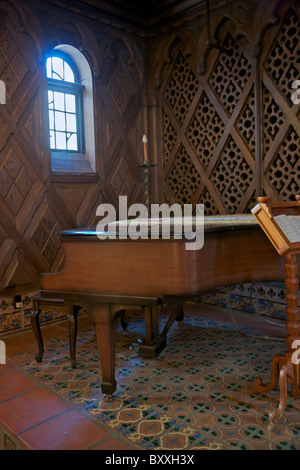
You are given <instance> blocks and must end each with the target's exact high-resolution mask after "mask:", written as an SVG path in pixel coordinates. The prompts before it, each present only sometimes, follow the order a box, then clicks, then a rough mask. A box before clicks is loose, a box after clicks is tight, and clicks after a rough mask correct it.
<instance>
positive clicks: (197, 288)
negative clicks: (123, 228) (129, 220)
mask: <svg viewBox="0 0 300 470" xmlns="http://www.w3.org/2000/svg"><path fill="white" fill-rule="evenodd" d="M204 228H205V231H204V245H203V248H202V249H199V250H187V249H186V242H187V240H185V239H184V236H183V237H182V238H181V239H179V238H176V237H175V236H174V234H173V235H172V234H171V237H170V239H151V238H148V239H141V238H140V239H137V240H132V239H131V238H130V237H127V238H126V239H124V238H122V239H121V238H120V237H119V236H118V224H116V238H115V239H106V240H100V239H99V237H98V236H97V230H96V227H89V228H85V229H75V230H68V231H63V232H61V233H60V234H59V237H60V240H61V242H62V247H63V250H64V255H65V261H64V265H63V268H62V270H61V271H60V272H59V273H45V274H42V276H41V292H40V294H39V296H37V297H36V298H35V305H36V309H35V313H36V314H35V315H34V317H33V318H34V321H33V324H34V323H35V327H36V328H35V329H36V331H38V330H39V328H38V312H39V311H40V310H41V309H42V308H43V305H44V304H45V303H47V302H51V301H53V302H54V303H55V302H59V303H60V305H61V306H68V307H73V308H74V306H83V307H87V308H88V309H90V311H91V313H92V316H93V321H94V323H95V326H96V333H97V341H98V347H99V356H100V366H101V372H102V384H101V387H102V391H103V393H104V394H105V395H109V396H111V395H112V394H113V393H114V392H115V390H116V387H117V384H116V379H115V353H116V351H115V324H116V322H115V320H116V318H117V317H118V316H120V314H122V313H124V311H126V310H127V309H131V308H139V309H141V310H142V311H143V313H144V315H145V339H144V341H143V342H142V343H141V344H140V347H139V349H140V355H141V356H144V357H156V356H157V355H158V354H159V353H160V352H161V351H162V349H163V348H164V347H165V346H166V338H167V333H168V330H169V328H170V327H171V325H172V323H173V322H174V321H175V320H176V318H177V319H178V318H179V316H180V315H181V314H182V307H183V305H184V303H185V302H186V301H188V300H190V299H195V298H197V297H198V296H199V295H200V294H201V293H203V292H205V291H208V290H211V289H214V288H216V287H223V286H228V285H234V284H242V283H247V282H260V281H284V279H285V276H286V275H285V267H284V258H283V257H282V256H279V255H278V253H277V252H276V250H275V249H274V247H273V246H272V244H271V243H270V241H269V240H268V238H267V236H266V235H265V233H264V232H263V230H262V229H261V227H260V225H259V223H258V222H257V220H256V219H255V217H254V216H253V215H250V214H249V215H248V214H247V215H246V214H244V215H225V216H223V215H222V216H209V217H205V220H204ZM56 308H57V305H56ZM162 310H166V311H167V312H168V315H169V316H168V320H167V323H166V325H165V327H164V328H163V330H162V331H161V329H160V321H159V318H160V314H161V311H162ZM39 334H40V333H39Z"/></svg>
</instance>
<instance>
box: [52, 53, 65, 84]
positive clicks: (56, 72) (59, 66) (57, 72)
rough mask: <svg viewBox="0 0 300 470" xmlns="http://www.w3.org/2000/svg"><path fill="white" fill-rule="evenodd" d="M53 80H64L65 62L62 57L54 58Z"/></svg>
mask: <svg viewBox="0 0 300 470" xmlns="http://www.w3.org/2000/svg"><path fill="white" fill-rule="evenodd" d="M52 72H53V74H52V78H55V79H56V80H63V79H64V61H63V60H62V59H61V58H60V57H52Z"/></svg>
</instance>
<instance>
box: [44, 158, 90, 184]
mask: <svg viewBox="0 0 300 470" xmlns="http://www.w3.org/2000/svg"><path fill="white" fill-rule="evenodd" d="M50 179H51V181H56V180H57V181H66V182H69V181H70V182H77V181H81V180H82V181H87V180H88V181H97V180H98V179H99V176H98V174H97V173H96V171H95V168H94V166H93V165H92V164H91V162H90V160H89V159H88V156H87V155H86V154H78V153H64V152H51V175H50Z"/></svg>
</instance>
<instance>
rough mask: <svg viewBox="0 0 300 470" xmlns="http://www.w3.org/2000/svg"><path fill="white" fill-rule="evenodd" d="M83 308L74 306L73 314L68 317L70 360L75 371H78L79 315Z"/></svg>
mask: <svg viewBox="0 0 300 470" xmlns="http://www.w3.org/2000/svg"><path fill="white" fill-rule="evenodd" d="M80 308H81V307H79V306H78V305H73V307H72V309H73V312H72V314H69V315H67V317H68V320H69V341H70V359H71V365H72V367H73V369H76V365H77V364H76V340H77V315H78V311H79V310H80Z"/></svg>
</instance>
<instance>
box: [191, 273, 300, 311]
mask: <svg viewBox="0 0 300 470" xmlns="http://www.w3.org/2000/svg"><path fill="white" fill-rule="evenodd" d="M285 295H286V287H285V285H284V284H283V283H279V282H270V283H252V284H240V285H236V286H230V287H224V288H220V289H215V290H213V291H210V292H207V293H206V294H204V295H202V296H201V297H200V298H199V300H200V301H202V302H203V303H205V304H210V305H216V306H219V307H224V308H230V307H231V308H232V309H234V310H240V311H242V312H247V313H253V314H257V315H263V316H268V317H270V318H274V319H275V318H276V319H279V320H285V318H286V300H285ZM299 305H300V303H299Z"/></svg>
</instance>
